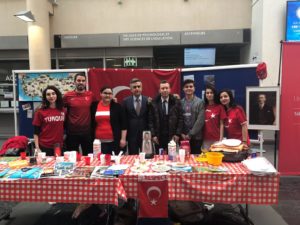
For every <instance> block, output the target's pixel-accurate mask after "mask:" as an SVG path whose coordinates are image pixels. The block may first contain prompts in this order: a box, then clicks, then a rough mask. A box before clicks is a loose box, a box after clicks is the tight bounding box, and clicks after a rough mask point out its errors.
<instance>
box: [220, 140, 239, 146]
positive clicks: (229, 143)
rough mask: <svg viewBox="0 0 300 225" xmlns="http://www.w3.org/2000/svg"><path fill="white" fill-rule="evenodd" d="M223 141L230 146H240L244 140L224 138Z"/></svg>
mask: <svg viewBox="0 0 300 225" xmlns="http://www.w3.org/2000/svg"><path fill="white" fill-rule="evenodd" d="M222 143H223V144H224V145H226V146H229V147H235V146H239V145H240V144H241V143H242V142H241V140H239V139H224V140H223V141H222Z"/></svg>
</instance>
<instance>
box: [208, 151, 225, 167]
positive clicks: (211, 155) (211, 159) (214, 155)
mask: <svg viewBox="0 0 300 225" xmlns="http://www.w3.org/2000/svg"><path fill="white" fill-rule="evenodd" d="M205 154H206V157H207V163H208V164H210V165H213V166H219V165H221V164H222V159H223V157H224V155H223V154H222V153H220V152H207V153H205Z"/></svg>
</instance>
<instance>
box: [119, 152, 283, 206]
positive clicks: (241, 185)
mask: <svg viewBox="0 0 300 225" xmlns="http://www.w3.org/2000/svg"><path fill="white" fill-rule="evenodd" d="M127 157H129V158H132V159H133V160H131V161H134V158H136V156H127ZM157 160H158V158H155V159H153V161H157ZM188 164H191V165H194V166H196V165H200V163H198V162H196V161H195V160H194V156H192V157H191V158H190V159H189V161H188ZM202 165H203V166H207V164H206V163H202ZM222 166H223V167H226V168H227V169H228V172H226V173H210V172H204V173H203V172H197V173H171V174H169V175H168V186H169V199H170V200H187V201H201V202H220V203H240V204H265V205H270V204H276V203H278V192H279V174H277V175H275V176H263V177H259V176H254V175H252V174H250V172H249V171H248V169H246V168H245V167H244V166H243V165H242V164H241V163H223V164H222ZM150 171H151V169H150ZM147 172H149V171H147ZM120 179H121V181H122V184H123V186H124V189H125V191H126V194H127V197H128V198H137V193H138V190H137V184H138V174H134V173H132V172H131V171H130V169H128V170H127V171H126V173H125V175H123V176H121V177H120Z"/></svg>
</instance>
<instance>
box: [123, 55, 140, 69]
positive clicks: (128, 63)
mask: <svg viewBox="0 0 300 225" xmlns="http://www.w3.org/2000/svg"><path fill="white" fill-rule="evenodd" d="M124 67H137V57H125V58H124Z"/></svg>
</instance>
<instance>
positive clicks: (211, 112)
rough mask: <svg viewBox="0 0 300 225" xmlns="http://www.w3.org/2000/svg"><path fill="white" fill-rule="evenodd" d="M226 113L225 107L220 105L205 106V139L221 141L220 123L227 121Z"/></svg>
mask: <svg viewBox="0 0 300 225" xmlns="http://www.w3.org/2000/svg"><path fill="white" fill-rule="evenodd" d="M226 117H227V116H226V112H225V109H224V106H222V105H219V104H213V105H207V106H205V124H204V130H203V139H204V140H210V141H219V140H220V121H221V120H225V118H226Z"/></svg>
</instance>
